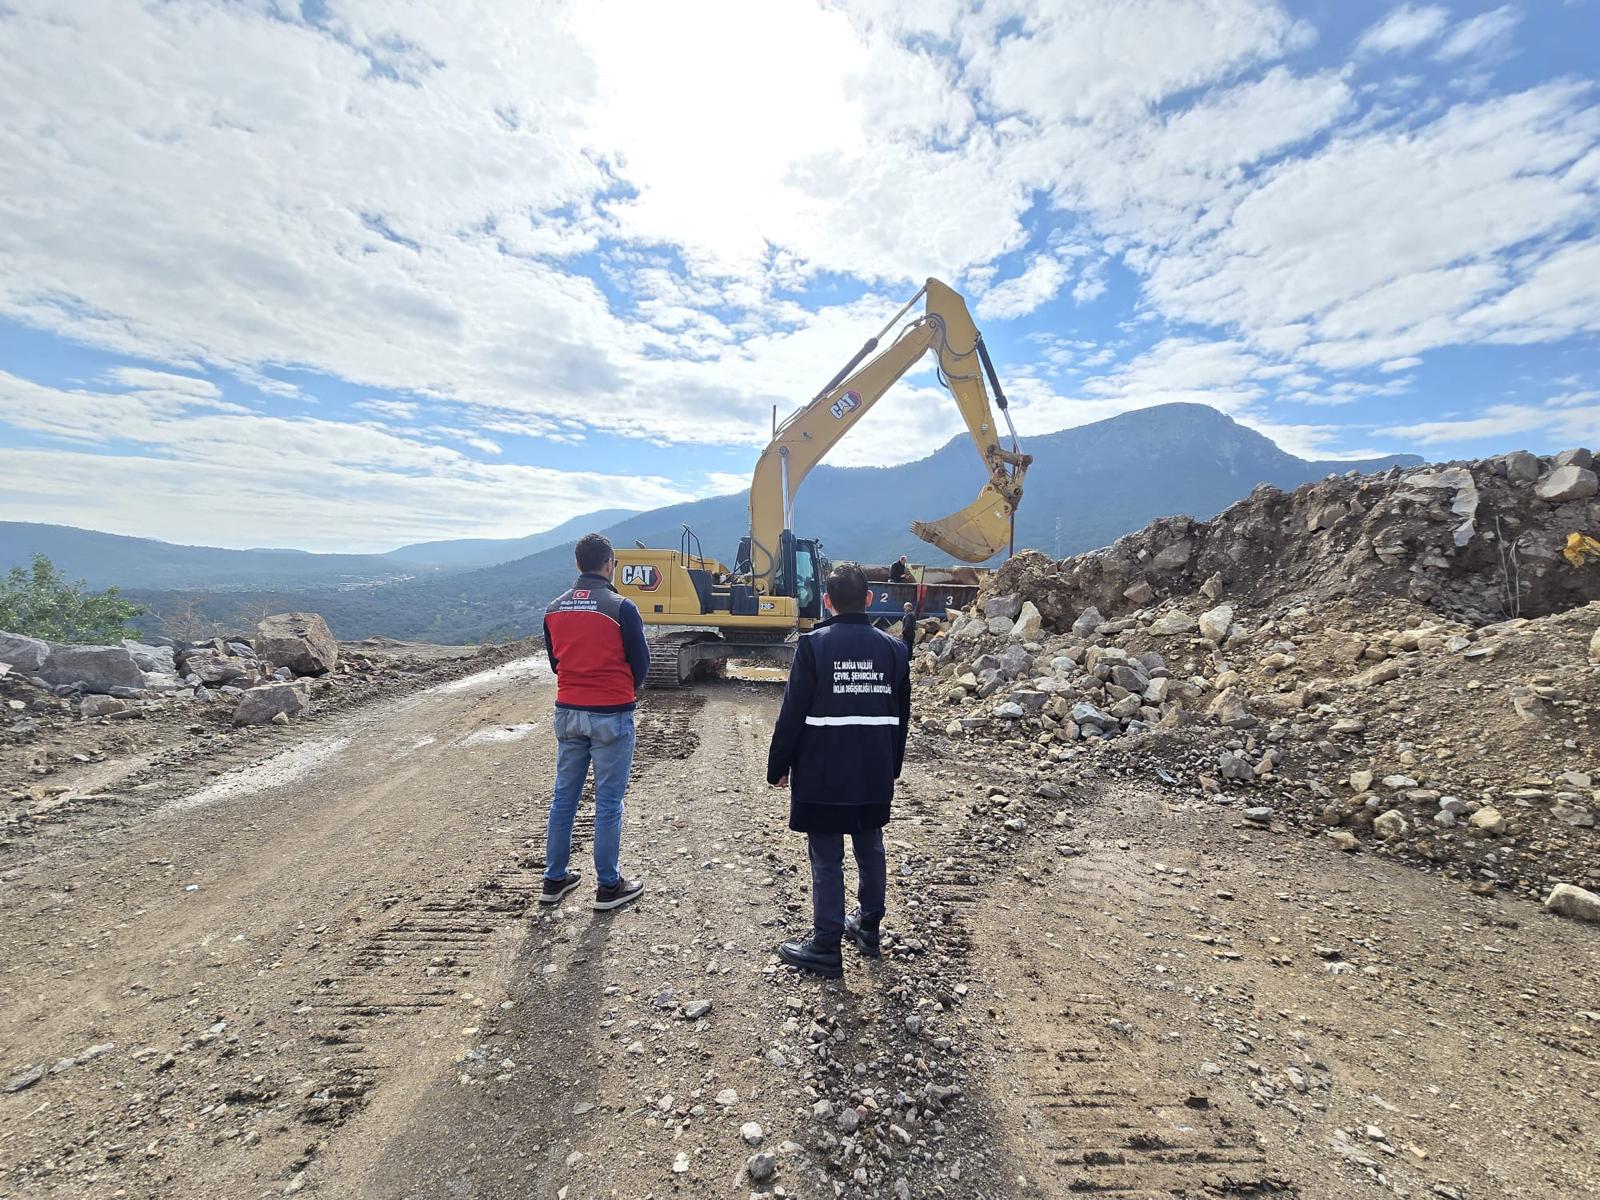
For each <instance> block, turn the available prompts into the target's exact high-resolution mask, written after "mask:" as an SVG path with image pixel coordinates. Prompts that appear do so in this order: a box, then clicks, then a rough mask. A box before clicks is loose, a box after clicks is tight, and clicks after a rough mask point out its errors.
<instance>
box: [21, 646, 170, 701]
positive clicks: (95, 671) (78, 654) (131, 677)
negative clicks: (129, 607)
mask: <svg viewBox="0 0 1600 1200" xmlns="http://www.w3.org/2000/svg"><path fill="white" fill-rule="evenodd" d="M39 676H40V678H42V679H43V680H44V681H45V682H46V683H49V684H54V685H56V686H58V687H59V686H61V685H63V684H67V685H72V684H77V685H80V686H82V688H83V690H84V691H86V692H101V693H105V694H110V693H111V691H112V689H113V688H130V689H132V690H134V691H138V690H140V689H142V688H143V687H144V672H143V671H141V670H139V664H138V663H136V662H134V661H133V655H131V654H129V653H128V651H127V650H126V649H125V648H124V647H122V646H64V645H63V646H57V645H53V646H51V647H50V654H49V656H48V657H47V658H46V659H45V660H44V663H43V664H42V665H41V666H40V668H39Z"/></svg>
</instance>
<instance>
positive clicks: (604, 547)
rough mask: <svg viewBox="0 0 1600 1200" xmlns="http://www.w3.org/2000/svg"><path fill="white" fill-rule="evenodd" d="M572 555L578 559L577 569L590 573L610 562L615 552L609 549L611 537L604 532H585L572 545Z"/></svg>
mask: <svg viewBox="0 0 1600 1200" xmlns="http://www.w3.org/2000/svg"><path fill="white" fill-rule="evenodd" d="M573 555H574V557H576V558H577V560H578V570H580V571H586V572H589V573H591V574H592V573H594V572H597V571H599V570H600V569H601V568H602V567H604V566H605V565H606V564H607V563H608V562H610V561H611V560H612V558H614V557H615V556H616V552H615V551H613V550H612V549H611V539H610V538H608V537H606V535H605V534H603V533H586V534H584V535H583V536H582V537H581V538H579V539H578V544H577V545H576V546H575V547H573Z"/></svg>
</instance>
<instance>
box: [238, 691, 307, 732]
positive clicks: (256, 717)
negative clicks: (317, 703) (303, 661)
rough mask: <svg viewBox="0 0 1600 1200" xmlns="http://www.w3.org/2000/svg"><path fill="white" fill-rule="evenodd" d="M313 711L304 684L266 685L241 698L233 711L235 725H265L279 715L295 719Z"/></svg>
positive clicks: (248, 692)
mask: <svg viewBox="0 0 1600 1200" xmlns="http://www.w3.org/2000/svg"><path fill="white" fill-rule="evenodd" d="M310 709H311V697H310V696H309V695H308V694H307V693H306V685H305V684H302V683H266V684H262V685H261V686H260V687H253V688H251V689H250V690H249V691H247V692H245V693H244V694H243V695H242V696H240V697H239V707H238V708H236V709H234V710H233V723H234V724H235V725H265V724H267V723H268V722H270V721H271V720H272V718H273V717H275V716H277V715H278V714H279V713H283V714H284V715H286V716H290V717H295V716H299V715H300V714H301V713H303V712H309V711H310Z"/></svg>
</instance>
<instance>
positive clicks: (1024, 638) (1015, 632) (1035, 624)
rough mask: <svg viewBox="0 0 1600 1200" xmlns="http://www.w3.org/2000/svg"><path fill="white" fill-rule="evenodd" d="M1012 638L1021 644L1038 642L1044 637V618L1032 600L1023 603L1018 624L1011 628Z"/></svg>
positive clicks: (1018, 615)
mask: <svg viewBox="0 0 1600 1200" xmlns="http://www.w3.org/2000/svg"><path fill="white" fill-rule="evenodd" d="M1011 636H1012V637H1013V638H1014V639H1016V640H1017V641H1019V642H1036V641H1038V640H1039V639H1040V638H1042V637H1043V636H1044V618H1043V617H1042V616H1040V615H1039V610H1038V609H1037V608H1035V607H1034V604H1033V601H1032V600H1024V601H1023V603H1022V608H1021V609H1020V610H1019V611H1018V614H1017V619H1016V624H1015V625H1013V626H1012V627H1011Z"/></svg>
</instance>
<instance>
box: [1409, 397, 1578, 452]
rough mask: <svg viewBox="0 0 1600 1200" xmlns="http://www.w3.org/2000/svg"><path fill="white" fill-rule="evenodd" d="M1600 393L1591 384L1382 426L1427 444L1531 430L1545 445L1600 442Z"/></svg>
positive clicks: (1524, 433) (1480, 438) (1574, 444)
mask: <svg viewBox="0 0 1600 1200" xmlns="http://www.w3.org/2000/svg"><path fill="white" fill-rule="evenodd" d="M1597 398H1600V393H1596V392H1594V391H1592V390H1587V391H1584V392H1579V393H1573V394H1569V395H1564V396H1556V397H1553V398H1552V399H1549V400H1547V401H1545V402H1544V404H1542V405H1538V404H1491V405H1488V406H1487V407H1485V408H1484V409H1483V410H1482V411H1481V412H1479V413H1478V414H1476V415H1475V416H1470V417H1457V418H1452V419H1448V420H1441V421H1418V422H1415V423H1412V424H1408V425H1397V426H1393V427H1391V428H1388V429H1384V430H1381V431H1380V432H1383V433H1387V434H1392V435H1394V436H1396V437H1403V438H1408V439H1410V440H1412V441H1416V442H1420V443H1422V444H1423V445H1427V446H1436V445H1441V444H1449V443H1464V442H1473V441H1479V440H1486V439H1496V440H1498V441H1501V442H1504V440H1505V439H1506V438H1508V437H1510V436H1511V435H1513V434H1521V435H1528V436H1531V437H1533V438H1534V439H1535V442H1534V444H1535V445H1541V446H1543V447H1544V448H1546V449H1554V448H1559V447H1570V446H1590V447H1594V446H1600V404H1597V403H1594V401H1595V400H1596V399H1597Z"/></svg>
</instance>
